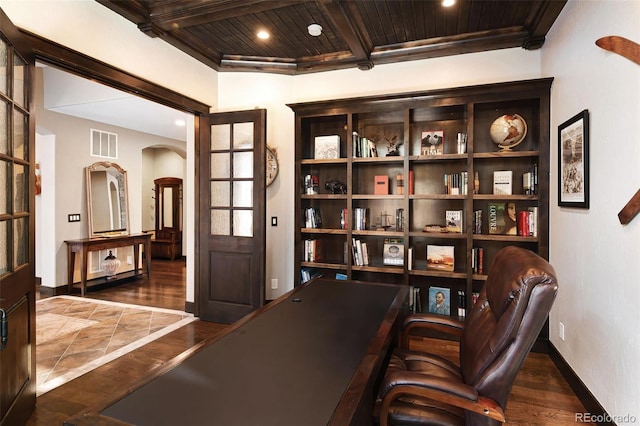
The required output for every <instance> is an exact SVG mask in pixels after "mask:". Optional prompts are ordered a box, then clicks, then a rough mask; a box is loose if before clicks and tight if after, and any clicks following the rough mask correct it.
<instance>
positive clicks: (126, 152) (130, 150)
mask: <svg viewBox="0 0 640 426" xmlns="http://www.w3.org/2000/svg"><path fill="white" fill-rule="evenodd" d="M41 105H42V104H41V102H39V107H40V106H41ZM37 120H38V129H39V133H41V134H46V135H48V137H47V138H46V140H44V141H42V142H41V143H39V146H40V147H43V145H44V144H45V143H47V141H50V140H53V141H55V156H54V157H47V158H41V163H42V167H43V168H44V170H49V168H50V167H51V165H52V164H53V166H54V171H55V174H54V178H53V179H51V182H55V184H54V185H55V190H54V191H52V193H51V194H53V200H52V201H48V202H46V204H45V198H42V207H43V210H42V211H41V213H42V214H44V218H43V219H44V221H46V222H45V223H43V225H42V229H41V230H42V231H46V230H47V229H50V227H53V228H54V229H55V238H53V239H51V238H48V240H47V241H48V244H51V243H52V242H53V245H52V246H46V247H45V246H38V247H37V249H38V251H39V253H37V255H38V256H41V257H46V258H48V259H50V258H51V254H52V253H54V254H55V273H54V274H53V275H48V274H45V272H47V270H43V271H42V272H43V275H42V276H41V278H42V285H43V286H45V287H58V286H62V285H65V284H66V283H67V272H66V271H67V269H66V267H67V248H66V244H65V243H64V241H65V240H71V239H76V238H86V237H87V236H88V227H87V218H88V216H87V202H86V184H85V167H87V166H89V165H91V164H92V163H94V162H96V161H103V160H104V159H102V158H98V157H92V156H90V154H89V148H90V143H89V140H90V129H91V128H93V129H99V130H104V131H108V132H113V133H116V134H118V158H117V159H114V160H110V161H113V162H116V163H118V164H119V165H120V166H121V167H122V168H123V169H125V170H126V171H127V181H128V185H127V187H128V195H129V199H128V202H129V230H130V231H131V232H133V233H136V232H140V231H142V216H143V214H142V211H141V210H142V205H143V194H142V191H141V185H140V182H141V181H142V178H143V175H142V165H143V159H142V158H143V156H142V151H143V149H144V148H146V147H149V146H155V145H165V146H172V145H173V146H175V149H178V150H182V151H184V150H185V143H184V142H181V141H176V140H172V139H166V138H161V137H159V136H155V135H149V134H146V133H140V132H135V131H132V130H129V129H122V128H119V127H115V126H110V125H107V124H103V123H97V122H94V121H91V120H85V119H81V118H76V117H71V116H68V115H65V114H59V113H55V112H51V111H46V110H43V109H38V111H37ZM52 138H53V139H52ZM40 139H42V138H41V137H40ZM47 149H48V150H50V147H47ZM46 152H47V151H43V152H42V153H40V155H44V154H45V153H46ZM55 165H64V167H55ZM48 174H49V173H48ZM43 178H44V176H43ZM44 190H45V188H43V194H42V195H41V196H40V197H49V199H51V195H50V193H44ZM54 206H57V207H58V208H56V209H55V214H54V215H50V214H47V212H50V211H51V210H47V209H52V208H53V207H54ZM71 213H80V215H81V218H82V220H81V221H80V222H74V223H69V222H68V220H67V215H68V214H71ZM38 232H39V231H38ZM119 252H121V253H122V256H121V255H120V254H118V257H124V256H127V255H130V254H132V252H133V251H132V250H128V251H127V249H119ZM47 263H48V261H47ZM127 269H131V266H127V265H126V264H125V262H123V263H122V264H121V267H120V270H127ZM48 271H49V272H51V271H50V270H48ZM77 274H79V271H78V272H77Z"/></svg>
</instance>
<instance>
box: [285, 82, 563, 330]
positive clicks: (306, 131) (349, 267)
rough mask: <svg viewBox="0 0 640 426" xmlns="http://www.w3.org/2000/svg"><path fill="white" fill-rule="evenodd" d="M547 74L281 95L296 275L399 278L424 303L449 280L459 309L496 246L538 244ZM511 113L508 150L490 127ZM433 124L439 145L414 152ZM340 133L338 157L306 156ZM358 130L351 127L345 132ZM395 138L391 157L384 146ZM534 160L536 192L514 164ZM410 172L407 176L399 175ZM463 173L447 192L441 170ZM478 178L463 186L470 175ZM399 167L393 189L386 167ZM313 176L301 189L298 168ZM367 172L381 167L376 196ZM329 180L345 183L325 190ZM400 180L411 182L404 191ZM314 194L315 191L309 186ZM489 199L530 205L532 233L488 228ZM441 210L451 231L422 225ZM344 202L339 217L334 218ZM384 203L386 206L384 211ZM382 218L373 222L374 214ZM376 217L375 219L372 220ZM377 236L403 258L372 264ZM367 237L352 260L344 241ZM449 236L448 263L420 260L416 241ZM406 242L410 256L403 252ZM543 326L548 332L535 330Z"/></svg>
mask: <svg viewBox="0 0 640 426" xmlns="http://www.w3.org/2000/svg"><path fill="white" fill-rule="evenodd" d="M552 81H553V79H552V78H545V79H536V80H527V81H516V82H506V83H496V84H487V85H479V86H469V87H460V88H451V89H441V90H430V91H424V92H411V93H404V94H394V95H384V96H370V97H361V98H349V99H336V100H327V101H318V102H309V103H297V104H290V105H289V107H291V108H292V109H293V111H294V112H295V117H296V118H295V140H296V142H295V181H296V183H297V185H298V186H297V196H296V205H295V268H296V285H299V284H300V283H301V282H302V281H303V278H302V273H301V271H302V270H308V271H310V275H313V274H314V273H316V274H323V275H324V276H331V277H335V276H336V274H340V275H341V276H342V277H345V278H347V279H352V280H366V281H378V282H386V283H395V284H398V285H410V286H414V287H418V288H420V289H421V301H422V308H423V311H427V310H428V300H427V297H428V289H429V287H431V286H437V287H445V288H448V289H450V295H451V300H450V302H451V316H457V314H458V310H457V309H458V307H459V306H458V305H459V304H460V302H459V301H458V297H457V294H458V291H463V292H464V298H465V299H464V305H465V309H466V310H467V311H468V309H470V308H471V304H472V297H473V293H474V292H478V291H479V290H480V288H481V287H482V284H483V283H484V281H485V280H486V273H487V271H488V269H489V266H490V264H491V261H492V259H493V257H494V256H495V254H496V253H497V252H498V251H499V250H500V249H501V248H503V247H505V246H507V245H516V246H520V247H524V248H527V249H530V250H532V251H535V252H537V253H538V254H540V255H541V256H542V257H544V258H545V259H548V254H549V226H548V217H549V214H548V212H549V167H550V164H549V155H550V154H549V148H550V147H549V144H550V139H549V138H550V122H549V108H550V88H551V84H552ZM505 114H506V115H511V114H518V115H520V116H521V117H522V118H523V119H524V121H525V122H526V124H527V132H526V136H525V137H524V139H523V140H522V142H520V143H519V144H518V145H517V146H515V147H513V148H511V149H510V150H508V151H503V150H500V149H499V147H498V146H497V145H496V144H495V143H494V142H493V141H492V139H491V137H490V132H489V129H490V127H491V125H492V123H493V122H494V120H496V119H497V118H498V117H500V116H502V115H505ZM439 131H441V132H442V134H443V144H442V148H443V152H442V153H441V154H440V153H438V154H430V151H429V150H426V151H423V143H422V139H423V132H439ZM458 133H463V134H466V135H467V140H466V149H464V152H460V153H459V151H458V146H457V135H458ZM334 135H337V136H338V137H339V146H338V147H337V150H336V151H335V152H337V153H338V157H337V158H323V159H317V158H316V147H315V141H316V138H317V137H319V136H334ZM355 135H357V136H355ZM358 138H359V139H360V144H361V145H362V143H361V140H362V138H367V139H368V140H371V141H373V142H374V145H375V147H376V149H377V155H378V156H377V157H366V156H363V155H364V154H362V151H361V150H360V151H358V149H357V147H356V146H355V145H356V143H358V142H357V141H358ZM394 138H395V139H394ZM389 141H395V142H396V147H397V146H398V145H400V144H401V145H400V146H399V147H398V151H399V155H398V156H386V154H387V153H388V150H389V143H388V142H389ZM534 169H536V170H537V190H536V191H535V193H534V194H530V193H525V188H524V186H523V174H525V173H527V172H531V171H533V170H534ZM500 170H510V171H512V173H513V177H512V194H511V195H494V194H493V172H494V171H500ZM410 172H411V174H412V175H413V181H412V183H410ZM461 172H467V176H468V179H467V191H466V192H465V193H461V192H459V193H457V194H456V193H455V192H454V193H453V194H451V193H446V191H445V181H444V175H454V174H460V173H461ZM476 174H478V177H479V188H478V192H477V193H474V177H475V175H476ZM398 175H402V177H403V184H404V186H403V191H402V192H400V191H399V190H398V186H397V177H398ZM308 176H311V177H312V179H314V178H315V179H317V185H316V187H315V188H314V189H315V191H314V190H308V189H307V188H306V185H305V178H307V180H308ZM376 176H388V181H389V190H388V194H385V195H376V194H375V188H374V187H375V183H376V182H375V181H376V178H375V177H376ZM332 180H337V181H339V182H341V183H343V184H345V186H346V190H345V191H344V193H341V192H339V193H337V194H333V193H331V191H329V190H328V189H326V188H325V183H326V182H328V181H332ZM410 186H411V188H413V191H412V193H410ZM314 192H315V193H314ZM495 203H505V204H506V203H515V207H516V210H517V211H528V210H529V209H530V208H531V209H532V210H533V208H537V234H536V235H535V236H534V235H503V234H490V233H489V230H488V208H489V205H490V204H495ZM310 208H313V209H315V210H316V211H317V212H319V213H320V215H321V219H322V222H321V224H320V225H319V226H315V227H310V226H308V225H309V224H308V223H305V211H307V210H308V209H310ZM357 209H368V212H369V222H368V223H367V226H366V227H365V229H357V223H354V212H355V211H356V210H357ZM399 209H402V210H403V212H404V221H403V226H402V227H400V228H399V229H398V228H396V212H397V211H399ZM447 210H459V211H462V217H463V223H462V232H460V233H452V232H447V233H444V232H425V231H424V229H425V226H427V225H446V223H445V214H446V211H447ZM477 210H480V211H482V212H483V213H482V225H481V227H482V232H481V233H477V232H476V230H475V229H474V215H475V213H474V212H475V211H477ZM343 212H346V223H345V218H344V217H343V216H345V215H344V213H343ZM385 213H386V215H387V216H384V215H385ZM381 216H382V218H383V219H384V218H388V219H389V225H390V227H388V228H386V230H383V229H381V228H376V227H375V225H378V223H377V222H378V218H380V217H381ZM381 225H386V223H382V224H381ZM385 239H396V241H397V239H399V240H401V241H402V243H403V244H402V245H400V246H399V247H400V248H401V250H404V253H403V254H404V262H403V264H400V265H387V264H385V263H384V262H383V250H384V244H385ZM305 240H317V241H319V243H316V244H318V246H319V247H320V248H319V257H318V256H316V257H315V258H313V260H309V257H308V256H307V255H306V253H305V247H308V246H307V245H306V243H305ZM358 240H359V241H360V243H365V244H366V246H367V252H368V257H369V262H368V264H363V265H358V262H356V261H355V260H354V256H353V255H352V252H353V249H354V247H353V246H354V242H356V241H358ZM428 245H441V246H451V247H453V252H454V268H453V271H443V270H431V269H427V246H428ZM410 248H411V249H412V250H411V251H412V252H413V260H412V266H411V267H409V262H408V257H409V254H410V250H409V249H410ZM474 248H481V249H483V268H482V269H483V270H482V272H480V271H479V270H478V269H477V268H476V269H475V270H474V268H472V260H473V254H474V250H473V249H474ZM542 336H543V337H546V336H548V331H544V332H543V335H542Z"/></svg>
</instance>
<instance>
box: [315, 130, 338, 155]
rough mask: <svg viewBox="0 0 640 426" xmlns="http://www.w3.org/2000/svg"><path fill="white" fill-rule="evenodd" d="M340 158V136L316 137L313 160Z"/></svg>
mask: <svg viewBox="0 0 640 426" xmlns="http://www.w3.org/2000/svg"><path fill="white" fill-rule="evenodd" d="M339 157H340V136H338V135H329V136H316V138H315V157H314V158H315V159H316V160H327V159H335V158H339Z"/></svg>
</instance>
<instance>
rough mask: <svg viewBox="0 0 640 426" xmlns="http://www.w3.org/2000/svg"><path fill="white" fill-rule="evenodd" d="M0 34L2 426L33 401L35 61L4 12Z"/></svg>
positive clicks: (23, 415) (26, 412)
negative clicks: (33, 117) (33, 118)
mask: <svg viewBox="0 0 640 426" xmlns="http://www.w3.org/2000/svg"><path fill="white" fill-rule="evenodd" d="M0 33H1V36H2V37H1V38H0V70H1V72H0V309H1V311H0V316H1V317H2V318H1V320H2V327H1V330H2V331H1V334H2V342H1V343H0V348H1V350H0V424H1V425H14V424H24V423H25V422H26V421H27V419H28V418H29V416H30V415H31V412H32V410H33V407H34V406H35V402H36V363H35V355H36V346H35V343H36V342H35V336H36V334H35V266H34V265H35V263H34V260H35V242H34V241H35V239H34V232H35V214H34V211H33V209H34V206H35V195H34V192H35V191H34V188H35V178H34V176H35V173H34V170H35V167H34V135H35V133H34V131H35V126H34V123H33V120H32V119H31V117H30V111H31V110H32V108H31V107H32V105H33V103H32V99H33V97H32V87H33V85H32V82H33V78H32V76H33V69H34V58H33V56H32V55H31V54H30V53H29V52H28V50H27V49H26V47H25V45H24V42H23V41H22V35H21V34H20V33H19V32H18V31H17V29H16V28H15V27H14V26H13V24H12V23H11V21H9V19H8V18H7V16H6V15H5V14H4V12H3V11H2V10H0ZM27 53H28V54H27Z"/></svg>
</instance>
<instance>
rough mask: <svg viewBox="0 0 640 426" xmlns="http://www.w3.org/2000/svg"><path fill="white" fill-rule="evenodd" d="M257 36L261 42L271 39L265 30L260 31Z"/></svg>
mask: <svg viewBox="0 0 640 426" xmlns="http://www.w3.org/2000/svg"><path fill="white" fill-rule="evenodd" d="M257 35H258V38H259V39H261V40H266V39H268V38H269V33H268V32H267V31H265V30H260V31H258V34H257Z"/></svg>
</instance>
